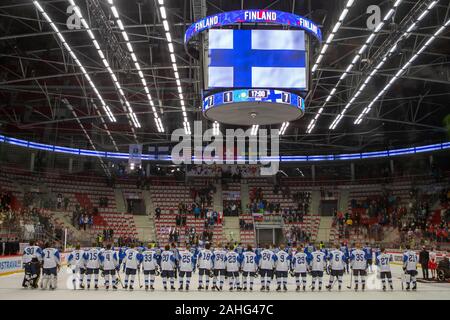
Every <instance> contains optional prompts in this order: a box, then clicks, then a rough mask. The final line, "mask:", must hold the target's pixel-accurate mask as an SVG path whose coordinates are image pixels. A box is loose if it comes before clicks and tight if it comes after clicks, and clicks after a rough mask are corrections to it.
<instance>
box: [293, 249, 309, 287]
mask: <svg viewBox="0 0 450 320" xmlns="http://www.w3.org/2000/svg"><path fill="white" fill-rule="evenodd" d="M311 259H312V256H311V254H310V253H309V252H308V253H305V251H304V248H303V246H301V245H300V246H298V247H297V252H296V253H295V254H294V256H293V257H292V270H293V271H294V276H295V284H296V285H297V288H296V291H300V281H301V283H302V287H303V291H306V276H307V274H308V265H309V263H310V262H311Z"/></svg>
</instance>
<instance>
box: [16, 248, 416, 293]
mask: <svg viewBox="0 0 450 320" xmlns="http://www.w3.org/2000/svg"><path fill="white" fill-rule="evenodd" d="M406 248H407V250H406V251H405V252H404V255H403V270H404V272H405V274H404V280H402V288H403V282H405V283H406V289H407V290H409V289H410V286H411V285H412V290H416V288H417V284H416V275H417V263H418V257H417V254H416V253H415V252H414V251H412V250H410V248H409V247H406ZM373 255H374V252H373V250H372V248H370V247H369V246H366V247H364V248H362V247H361V246H360V245H359V244H356V245H355V246H354V248H352V249H349V248H348V247H347V246H346V245H344V244H342V245H336V246H335V248H334V249H330V250H327V249H316V248H315V247H314V246H313V245H312V244H309V245H307V246H305V247H304V246H302V245H300V246H297V247H293V248H286V247H285V246H284V245H281V246H280V247H279V248H270V246H269V245H267V246H266V247H265V248H258V249H256V250H253V248H252V247H251V246H248V247H247V248H246V249H245V250H244V249H243V248H241V247H237V248H235V247H234V246H231V245H230V246H224V247H223V246H222V245H221V244H218V245H217V246H216V247H215V248H214V249H212V248H211V245H210V244H209V243H207V244H206V245H205V247H204V248H201V249H200V248H194V247H190V246H187V247H186V248H185V249H181V250H179V249H177V248H176V247H175V245H172V246H169V245H166V246H165V247H164V248H145V247H142V246H137V247H134V248H127V247H121V248H117V249H116V248H113V247H112V246H111V245H107V246H106V248H98V247H96V246H95V244H94V245H93V246H92V247H91V248H89V249H81V248H80V246H77V247H76V248H75V250H74V251H73V252H71V253H70V255H69V256H68V259H67V263H68V266H70V268H72V270H73V288H74V289H76V288H77V286H76V284H77V279H78V281H79V288H80V289H84V288H85V285H84V283H85V281H84V280H85V279H86V285H87V288H88V289H89V288H90V287H91V284H92V283H93V284H94V288H95V289H98V284H99V275H102V276H103V277H104V285H105V288H106V289H107V290H108V289H109V288H110V287H111V288H112V289H114V290H117V289H118V287H119V284H120V285H121V287H122V288H124V289H129V290H133V289H134V287H135V284H136V280H137V281H138V284H139V287H143V285H142V284H141V273H143V278H144V286H145V289H146V290H152V291H153V290H154V285H155V281H156V280H155V279H156V276H158V275H159V276H161V278H162V284H163V287H164V289H165V290H168V285H169V284H170V289H171V290H176V288H175V279H176V278H177V280H178V290H180V291H182V290H189V288H190V286H191V278H192V274H193V273H194V272H196V271H197V269H198V290H203V289H205V290H208V289H209V286H210V284H211V289H212V290H217V291H222V290H223V288H224V285H225V284H226V283H225V282H226V281H227V282H228V288H229V290H230V291H233V290H238V291H241V290H244V291H246V290H250V291H252V290H253V286H254V283H255V278H256V277H259V278H260V283H261V288H260V290H261V291H269V290H270V286H271V283H272V280H273V278H274V276H275V278H276V284H277V288H276V291H287V290H288V289H287V281H288V275H289V274H290V275H291V276H292V277H294V278H295V283H296V291H301V290H303V291H305V290H306V289H307V276H308V274H309V275H311V278H312V279H311V284H310V288H311V290H312V291H314V290H315V289H316V285H317V287H318V290H322V284H323V276H324V271H326V273H329V274H330V277H329V281H328V285H327V286H326V288H327V289H328V290H331V289H332V288H333V287H334V285H335V284H336V283H337V287H338V290H341V289H342V285H343V276H344V273H345V272H347V273H350V286H347V288H349V289H351V287H352V285H353V284H354V290H355V291H358V289H359V288H361V290H363V291H364V290H365V285H366V276H367V270H368V269H370V270H371V271H372V259H373ZM375 261H376V265H377V270H378V271H379V272H380V273H379V276H380V277H381V280H382V284H383V290H386V289H387V285H389V288H390V289H391V290H393V284H392V273H391V267H390V264H391V262H392V261H393V260H392V256H391V255H390V254H388V253H386V252H385V249H384V248H381V249H377V250H375ZM23 263H24V269H25V278H24V281H23V286H24V287H32V288H37V287H38V279H39V276H40V273H41V272H40V269H41V267H42V281H41V288H43V289H46V288H47V287H49V288H50V289H55V288H56V282H57V274H58V271H59V269H60V265H61V262H60V255H59V252H58V250H57V249H56V248H53V247H51V246H50V245H49V244H47V245H46V248H45V249H43V250H41V248H40V247H38V246H36V245H35V244H34V243H33V242H31V243H30V245H29V246H27V247H26V248H25V249H24V255H23ZM121 269H122V270H123V272H124V274H125V278H124V281H123V282H122V279H121V277H120V270H121ZM349 269H351V271H350V270H349ZM136 276H137V278H138V279H136ZM352 279H353V280H352ZM360 284H361V287H359V285H360Z"/></svg>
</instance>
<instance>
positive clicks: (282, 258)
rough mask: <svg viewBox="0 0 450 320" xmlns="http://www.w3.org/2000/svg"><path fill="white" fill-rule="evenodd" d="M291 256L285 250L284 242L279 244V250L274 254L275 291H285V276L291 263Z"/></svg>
mask: <svg viewBox="0 0 450 320" xmlns="http://www.w3.org/2000/svg"><path fill="white" fill-rule="evenodd" d="M291 260H292V256H291V255H290V254H289V253H287V252H286V251H285V246H284V244H282V245H280V251H278V252H277V253H276V254H275V271H276V277H277V284H278V287H277V291H281V287H283V290H284V291H287V277H288V272H289V267H290V265H291Z"/></svg>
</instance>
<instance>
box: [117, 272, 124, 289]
mask: <svg viewBox="0 0 450 320" xmlns="http://www.w3.org/2000/svg"><path fill="white" fill-rule="evenodd" d="M117 279H118V280H119V283H120V285H121V286H122V289H123V288H124V286H123V283H122V279H121V278H120V270H118V271H117Z"/></svg>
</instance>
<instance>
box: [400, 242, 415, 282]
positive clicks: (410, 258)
mask: <svg viewBox="0 0 450 320" xmlns="http://www.w3.org/2000/svg"><path fill="white" fill-rule="evenodd" d="M418 261H419V259H418V256H417V254H416V252H415V251H413V250H411V247H410V246H409V245H407V246H406V251H405V253H404V254H403V271H404V272H405V274H406V290H409V289H410V284H411V283H412V285H413V286H412V290H417V281H416V276H417V263H418Z"/></svg>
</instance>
